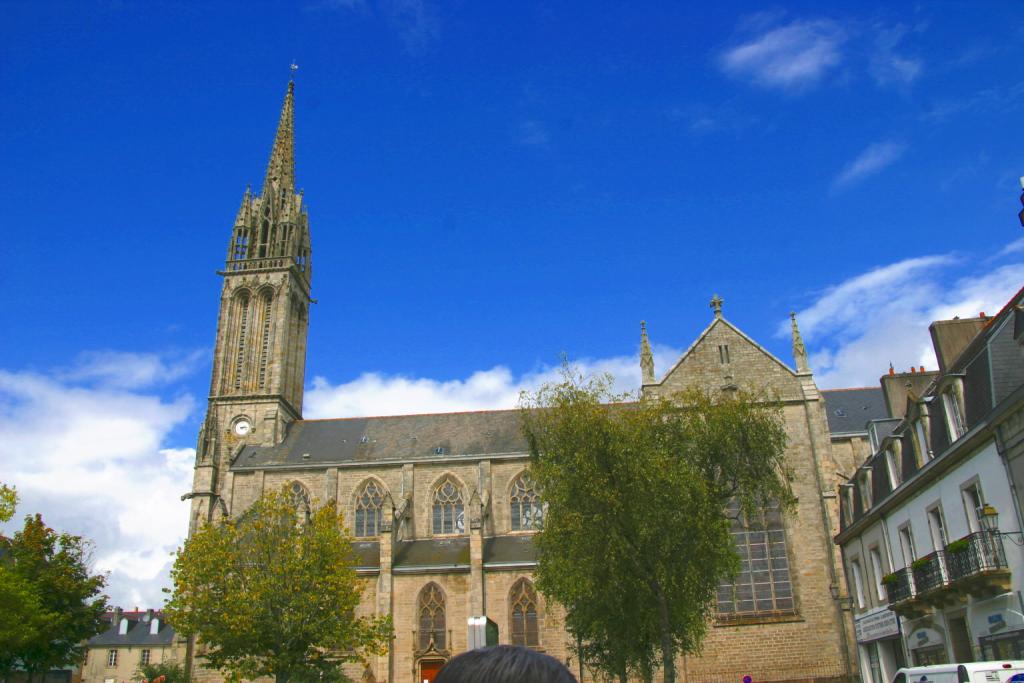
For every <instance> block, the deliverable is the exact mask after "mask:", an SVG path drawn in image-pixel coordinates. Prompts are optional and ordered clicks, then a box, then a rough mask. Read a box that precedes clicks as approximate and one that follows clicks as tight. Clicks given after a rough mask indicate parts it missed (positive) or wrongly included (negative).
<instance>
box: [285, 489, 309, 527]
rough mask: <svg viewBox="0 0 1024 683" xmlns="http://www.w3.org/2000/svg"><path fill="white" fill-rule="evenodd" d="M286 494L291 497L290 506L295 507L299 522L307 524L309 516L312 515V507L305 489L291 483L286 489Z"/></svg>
mask: <svg viewBox="0 0 1024 683" xmlns="http://www.w3.org/2000/svg"><path fill="white" fill-rule="evenodd" d="M288 494H289V495H290V496H291V499H292V504H293V505H295V513H296V514H297V515H298V518H299V521H300V522H308V521H309V518H310V515H312V514H313V505H312V503H311V501H310V499H309V492H308V491H307V490H306V487H305V486H303V485H302V484H300V483H299V482H297V481H293V482H292V484H291V486H290V487H289V488H288Z"/></svg>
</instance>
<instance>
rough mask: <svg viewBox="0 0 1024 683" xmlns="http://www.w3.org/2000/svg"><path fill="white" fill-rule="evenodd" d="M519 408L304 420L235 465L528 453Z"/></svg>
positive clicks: (245, 450) (251, 449)
mask: <svg viewBox="0 0 1024 683" xmlns="http://www.w3.org/2000/svg"><path fill="white" fill-rule="evenodd" d="M526 452H527V444H526V439H525V438H524V436H523V433H522V430H521V427H520V417H519V411H518V410H488V411H479V412H467V413H437V414H431V415H396V416H390V417H355V418H343V419H333V420H299V421H297V422H294V423H292V425H291V426H290V427H289V430H288V434H287V436H286V437H285V439H284V441H283V442H282V443H281V444H279V445H277V446H246V447H244V448H243V449H242V451H241V452H240V453H239V454H238V455H237V457H236V458H235V460H234V462H233V464H232V467H231V469H233V470H246V469H265V468H267V467H283V468H296V467H304V466H321V467H322V466H324V465H329V464H344V463H353V464H355V463H381V462H387V461H401V462H411V461H422V460H433V459H437V458H445V459H449V460H450V459H458V458H460V457H466V458H472V457H475V456H482V455H483V456H492V457H493V456H496V455H502V454H525V453H526Z"/></svg>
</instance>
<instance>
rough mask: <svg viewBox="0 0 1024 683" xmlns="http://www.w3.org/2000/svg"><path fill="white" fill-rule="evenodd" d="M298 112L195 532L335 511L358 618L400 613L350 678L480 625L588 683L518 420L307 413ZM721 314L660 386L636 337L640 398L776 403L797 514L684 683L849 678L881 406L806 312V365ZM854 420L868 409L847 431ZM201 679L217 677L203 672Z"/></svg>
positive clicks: (433, 648)
mask: <svg viewBox="0 0 1024 683" xmlns="http://www.w3.org/2000/svg"><path fill="white" fill-rule="evenodd" d="M293 114H294V84H293V83H290V84H289V86H288V91H287V94H286V96H285V100H284V106H283V108H282V111H281V116H280V122H279V124H278V128H277V135H276V137H275V139H274V145H273V151H272V153H271V157H270V162H269V165H268V168H267V173H266V179H265V181H264V184H263V187H262V190H261V191H260V192H259V193H258V194H253V193H251V192H249V191H246V193H245V196H244V197H243V199H242V205H241V208H240V209H239V211H238V217H237V218H236V220H235V225H234V228H233V230H232V232H231V238H230V242H229V246H228V252H227V261H226V265H225V267H224V270H223V271H222V272H221V273H220V274H221V275H222V276H223V278H224V284H223V289H222V291H221V297H220V314H219V320H218V325H217V338H216V346H215V355H214V363H213V377H212V381H211V387H210V399H209V407H208V412H207V415H206V418H205V422H204V424H203V427H202V430H201V431H200V434H199V441H198V447H197V454H196V466H195V479H194V484H193V488H192V491H191V493H189V494H187V496H186V497H187V498H189V499H190V500H191V517H190V533H191V532H192V531H193V530H194V529H195V528H196V527H197V526H198V525H201V524H203V523H205V522H208V521H210V520H216V519H218V518H220V517H222V516H225V515H231V516H234V515H238V514H239V513H241V512H242V511H244V510H245V509H246V508H247V507H248V506H249V505H251V504H252V503H253V501H255V500H256V499H257V498H258V497H259V496H260V494H261V493H262V492H264V491H268V490H271V489H280V488H281V487H285V486H286V487H288V488H289V490H290V491H292V492H293V494H294V496H295V498H296V500H297V502H298V504H299V505H305V506H316V505H318V504H320V503H322V502H324V501H327V500H335V501H337V502H338V504H339V505H340V507H341V509H342V510H343V511H344V515H345V518H346V520H347V522H348V524H349V526H350V528H351V531H352V533H353V535H354V536H355V537H356V541H357V543H356V552H357V555H358V559H357V565H358V567H357V571H358V574H359V575H360V576H361V577H363V578H364V579H365V583H366V591H365V594H364V600H363V603H362V606H361V610H363V611H364V612H365V613H373V612H375V613H378V614H391V615H392V617H393V620H394V626H395V640H394V642H393V644H392V647H391V648H390V652H389V653H388V654H387V655H386V656H382V657H378V658H374V659H373V660H372V661H370V662H368V664H367V666H366V667H359V668H358V669H353V670H352V671H350V672H349V674H350V675H351V676H352V677H353V678H355V679H357V680H358V679H360V678H362V679H363V680H374V681H394V682H396V683H411V682H414V681H415V682H419V681H424V680H432V679H433V675H434V672H436V670H437V669H438V668H439V667H440V665H441V664H443V662H444V661H445V660H447V659H448V658H449V657H451V656H452V655H454V654H457V653H459V652H462V651H464V650H465V649H466V647H467V639H468V631H467V625H466V623H467V618H469V617H472V616H480V615H486V616H488V617H489V618H490V619H492V620H493V621H494V622H496V623H497V624H498V627H499V634H500V641H501V642H503V643H516V644H521V645H526V646H529V647H535V648H538V649H541V650H543V651H545V652H547V653H549V654H551V655H553V656H554V657H557V658H558V659H560V660H562V661H565V662H567V663H569V665H570V666H571V667H572V668H573V670H574V671H575V672H576V673H577V676H579V668H578V666H579V663H578V662H575V661H573V658H572V656H571V650H570V648H569V642H568V640H569V636H568V635H567V633H566V631H565V630H564V626H563V622H562V613H561V611H560V610H559V607H558V606H557V605H554V604H551V603H548V602H547V601H545V599H544V598H543V596H542V595H540V594H539V593H538V592H537V591H536V589H535V588H534V586H533V584H532V582H531V576H532V572H533V569H534V567H535V564H536V553H535V550H534V546H533V543H532V536H533V534H534V533H535V530H536V528H537V526H538V524H540V522H541V520H542V517H543V511H544V507H543V503H542V496H541V493H540V492H539V491H537V490H536V488H535V487H534V485H533V483H532V482H531V480H530V477H529V474H528V471H527V465H528V462H529V457H528V452H527V445H526V443H525V440H524V438H523V436H522V434H521V433H520V426H519V416H518V413H517V411H515V410H497V411H482V412H467V413H449V414H434V415H405V416H392V417H369V418H341V419H328V420H304V419H302V397H303V386H304V373H305V360H306V359H305V356H306V340H307V332H308V326H309V304H310V301H311V299H310V292H311V289H310V287H311V282H312V274H313V267H312V266H313V264H312V259H311V246H310V245H311V239H310V231H309V218H308V216H307V213H306V210H305V207H304V205H303V197H302V194H301V193H300V194H297V193H296V190H295V169H294V154H293V151H294V150H293V145H294V139H293ZM712 308H713V313H712V316H711V321H710V324H709V325H708V327H707V328H706V329H705V330H704V332H703V333H702V334H701V335H700V337H699V338H698V339H697V340H696V341H695V342H694V343H693V344H692V345H691V346H690V348H689V349H688V350H687V351H686V352H685V353H684V354H683V355H682V357H681V358H679V360H678V361H677V362H676V363H675V365H673V366H672V367H671V368H669V369H668V370H667V371H666V372H665V373H664V374H663V375H661V377H660V379H658V377H657V375H656V374H655V369H654V363H653V359H652V355H651V352H650V345H649V342H648V339H647V332H646V330H645V329H642V332H641V358H640V363H641V368H642V375H643V391H644V392H645V393H648V392H649V393H651V394H657V395H669V394H671V393H672V392H675V391H677V390H681V389H683V388H685V387H688V386H692V385H700V386H704V387H710V388H712V389H722V390H728V389H730V388H732V387H737V386H750V387H756V388H759V389H768V390H769V391H771V392H773V393H776V394H777V395H778V396H779V397H780V398H781V401H782V404H783V413H784V418H785V422H786V428H787V431H788V435H789V447H788V453H787V457H788V458H789V462H790V463H791V465H792V467H793V469H794V471H795V473H796V480H795V482H794V487H795V493H796V495H797V496H798V499H799V503H798V505H797V508H796V510H795V512H794V513H792V514H787V515H786V516H785V517H784V518H783V517H782V516H780V514H779V513H778V512H777V511H770V510H769V511H766V513H765V515H764V517H763V518H762V519H760V520H754V521H753V522H752V523H751V525H750V526H746V527H744V526H740V525H737V526H735V527H734V529H733V536H734V538H735V541H736V545H737V549H738V551H739V553H740V556H741V559H742V564H743V569H742V572H741V573H740V574H739V576H738V577H737V578H736V580H735V581H734V582H733V583H730V584H728V585H723V586H721V588H720V589H719V592H718V602H717V608H718V609H717V617H716V619H715V621H714V624H713V627H712V628H710V629H709V633H708V637H707V639H706V642H705V645H704V649H703V653H702V654H701V656H700V657H685V658H683V657H681V658H680V661H679V664H678V666H677V669H678V677H679V679H680V680H681V681H740V680H742V678H743V676H744V675H747V674H749V675H751V676H752V677H753V680H754V681H811V680H823V681H824V680H838V679H840V678H842V677H843V676H845V675H848V674H849V673H851V667H852V666H853V663H852V662H851V661H850V659H849V656H848V652H849V650H848V645H849V638H850V635H851V634H850V631H851V629H850V627H849V625H848V623H847V622H848V618H849V613H848V612H847V611H844V609H843V605H844V601H843V596H844V595H845V587H844V586H843V585H842V578H841V573H840V572H839V571H838V570H837V561H836V555H835V553H834V552H833V546H832V543H831V536H832V535H833V533H835V532H836V531H837V529H835V528H834V522H835V520H836V519H837V518H836V514H835V497H834V494H833V493H832V492H833V491H835V489H836V486H837V484H838V483H840V481H841V480H843V479H842V478H843V473H844V472H852V471H853V470H854V469H855V463H857V462H860V461H861V460H862V459H863V457H864V454H865V453H866V452H868V450H869V449H868V447H867V446H866V445H865V443H864V438H863V437H864V434H863V429H862V428H863V423H864V422H866V420H867V419H869V418H871V417H876V415H874V414H873V413H874V412H878V408H877V406H874V405H873V404H872V401H874V397H873V396H872V395H866V394H864V392H865V391H870V390H851V391H847V392H843V391H836V392H822V391H819V390H818V388H817V386H816V385H815V382H814V378H813V376H812V374H811V371H810V370H809V369H808V366H807V357H806V352H805V351H804V349H803V344H802V342H801V341H800V336H799V332H798V330H797V328H796V322H795V320H794V322H793V340H794V358H795V368H794V367H790V366H789V365H787V363H785V362H783V361H782V360H780V359H778V358H776V357H774V356H773V355H772V354H770V353H769V352H768V351H766V350H765V349H764V348H762V347H761V346H760V345H758V344H757V343H756V342H755V341H753V340H752V339H750V338H749V337H748V336H746V335H745V334H743V332H741V331H740V330H739V329H738V328H737V327H735V326H734V325H733V324H732V323H731V322H729V321H728V320H727V319H726V318H725V317H723V315H722V308H721V301H720V300H719V299H718V298H717V297H716V298H715V299H714V300H713V302H712ZM858 392H860V393H858ZM836 406H840V407H836ZM830 407H831V408H832V410H829V408H830ZM854 411H861V412H864V415H862V416H861V415H859V414H854V415H853V419H852V421H851V420H850V413H851V412H854ZM869 413H871V414H869ZM860 418H863V419H860ZM830 421H831V425H830ZM846 423H849V425H848V426H847V425H846ZM830 426H831V429H830ZM197 654H201V652H200V653H197ZM199 661H200V662H201V660H199ZM196 674H197V678H199V679H201V680H217V678H218V677H217V675H216V674H215V673H214V672H210V671H203V670H201V667H199V666H196ZM592 677H593V674H592V673H591V672H589V671H587V672H585V673H584V679H585V680H590V679H592Z"/></svg>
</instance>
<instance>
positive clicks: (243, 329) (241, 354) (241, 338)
mask: <svg viewBox="0 0 1024 683" xmlns="http://www.w3.org/2000/svg"><path fill="white" fill-rule="evenodd" d="M235 307H236V308H235V310H236V312H237V313H236V317H237V320H238V345H237V347H236V349H235V373H234V375H235V376H234V378H233V380H232V381H233V382H234V386H235V389H241V388H242V380H243V379H244V377H243V375H244V372H245V353H246V344H247V343H248V341H249V293H248V292H243V293H242V294H240V295H239V296H238V298H237V299H235Z"/></svg>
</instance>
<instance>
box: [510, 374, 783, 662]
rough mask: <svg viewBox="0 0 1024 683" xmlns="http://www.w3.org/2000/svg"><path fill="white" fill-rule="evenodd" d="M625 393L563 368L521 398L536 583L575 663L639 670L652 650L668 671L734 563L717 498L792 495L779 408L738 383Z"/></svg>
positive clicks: (695, 647) (761, 499)
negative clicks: (667, 396)
mask: <svg viewBox="0 0 1024 683" xmlns="http://www.w3.org/2000/svg"><path fill="white" fill-rule="evenodd" d="M627 398H630V397H628V396H622V395H616V394H614V393H613V392H612V391H611V378H610V377H607V376H604V377H598V378H591V379H586V378H584V377H582V376H581V375H579V373H577V372H575V371H574V370H573V369H572V368H570V367H568V366H567V367H566V368H565V369H564V370H563V378H562V381H561V382H558V383H555V384H550V385H547V386H545V387H542V388H541V389H540V390H539V391H538V392H537V393H536V394H533V395H524V397H523V400H522V407H523V425H524V432H525V434H526V437H527V439H528V442H529V445H530V451H531V457H532V461H531V463H532V464H531V470H532V475H533V477H534V479H535V481H536V482H537V484H538V486H539V487H540V489H541V490H542V491H543V496H544V500H545V502H546V503H547V504H548V512H547V514H546V515H545V518H544V527H543V529H542V531H541V532H540V533H539V534H538V535H537V537H536V544H537V547H538V552H539V564H538V568H537V585H538V587H539V588H540V590H541V591H542V592H544V593H545V594H547V595H548V596H549V597H551V598H553V599H555V600H556V601H558V602H560V603H562V604H563V605H564V606H565V607H566V611H567V618H566V621H567V626H568V628H569V629H570V630H571V631H572V632H573V633H574V634H576V636H577V637H578V638H579V640H580V642H581V644H582V645H581V647H580V652H579V654H580V656H582V657H583V658H584V661H587V662H588V663H590V664H591V665H592V666H595V667H597V668H599V669H600V670H602V671H604V672H606V673H607V674H610V675H612V676H615V677H618V678H619V679H620V680H625V679H626V677H627V675H630V674H632V675H638V676H641V677H644V678H647V679H649V678H650V677H651V674H652V672H653V669H654V668H655V664H656V663H658V659H659V655H660V665H661V668H662V671H663V673H664V676H665V681H667V682H671V681H674V680H675V665H674V662H675V657H676V655H677V654H679V653H694V652H697V651H699V648H700V644H701V642H702V640H703V637H704V635H705V633H706V630H707V624H708V621H709V619H710V618H711V616H712V613H713V604H714V603H713V601H714V596H715V592H716V589H717V587H718V585H719V584H720V583H721V582H722V581H723V580H727V579H729V578H730V577H731V576H733V575H734V574H735V572H736V570H737V568H738V559H737V557H736V552H735V548H734V544H733V541H732V538H731V536H730V533H729V519H728V518H727V517H726V514H725V508H726V505H727V504H728V503H729V501H730V500H738V501H739V503H740V507H741V510H742V511H743V512H747V513H752V512H754V511H756V510H758V509H760V508H763V507H764V506H766V505H768V504H770V503H778V504H781V505H782V506H783V507H784V508H787V507H790V506H791V505H792V502H793V498H792V493H791V491H790V486H789V482H790V478H791V477H790V473H789V470H788V469H787V467H786V464H785V461H784V457H783V456H784V450H785V444H786V434H785V430H784V426H783V423H782V419H781V412H780V408H779V407H778V406H777V405H775V404H773V403H772V402H770V401H764V400H761V399H760V398H759V397H756V396H753V395H750V394H747V393H744V392H732V393H731V394H721V395H712V394H709V393H707V392H704V391H701V390H696V389H694V390H690V391H686V392H683V393H680V394H677V395H675V396H673V397H671V400H664V399H658V398H648V397H645V398H641V399H640V400H639V401H631V402H623V401H625V400H626V399H627Z"/></svg>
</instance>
